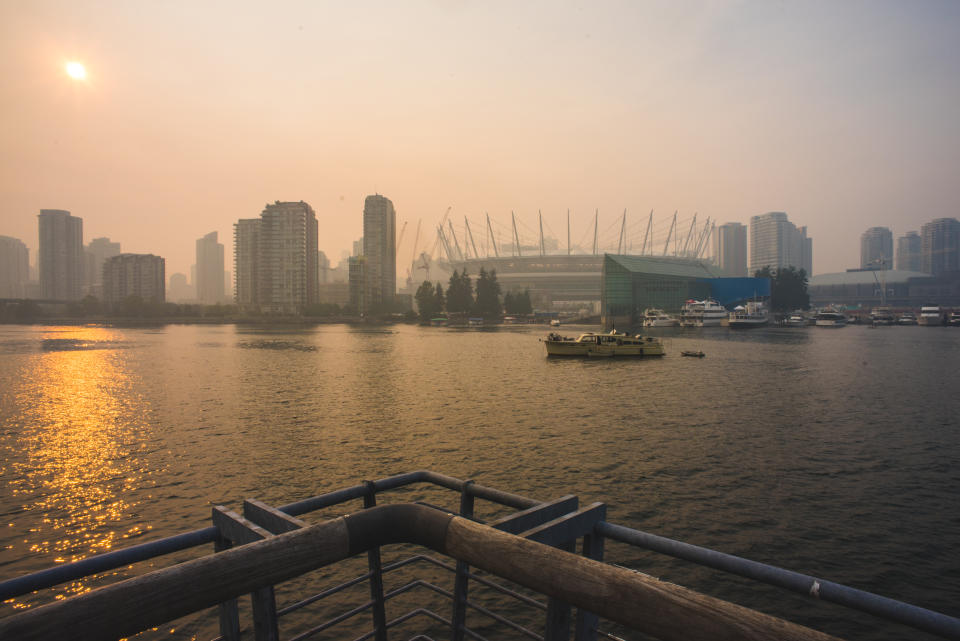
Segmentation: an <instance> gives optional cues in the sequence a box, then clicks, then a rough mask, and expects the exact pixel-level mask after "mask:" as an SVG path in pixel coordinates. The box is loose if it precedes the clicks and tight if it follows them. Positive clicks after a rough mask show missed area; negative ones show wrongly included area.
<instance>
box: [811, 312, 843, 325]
mask: <svg viewBox="0 0 960 641" xmlns="http://www.w3.org/2000/svg"><path fill="white" fill-rule="evenodd" d="M815 324H816V326H817V327H846V326H847V316H846V314H843V313H842V312H838V311H837V310H835V309H833V308H832V307H826V308H824V309H821V310H820V311H819V312H817V316H816V322H815Z"/></svg>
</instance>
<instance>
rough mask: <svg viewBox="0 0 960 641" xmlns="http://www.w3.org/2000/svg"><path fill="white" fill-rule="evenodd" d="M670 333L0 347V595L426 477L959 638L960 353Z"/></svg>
mask: <svg viewBox="0 0 960 641" xmlns="http://www.w3.org/2000/svg"><path fill="white" fill-rule="evenodd" d="M578 329H583V328H565V330H566V331H567V332H569V333H576V331H578ZM659 331H660V333H661V335H662V336H663V337H664V339H665V340H666V342H667V352H668V356H667V357H665V358H663V359H659V360H606V361H593V360H554V359H547V358H545V355H544V349H543V345H542V344H540V343H539V341H538V339H539V337H541V336H542V335H544V334H545V333H546V331H545V330H544V328H542V327H537V328H534V327H503V328H499V329H496V330H486V331H466V330H463V331H460V330H454V329H446V328H422V327H414V326H393V327H388V328H359V327H348V326H340V325H336V326H321V327H316V328H309V329H277V330H268V329H258V328H244V327H234V326H177V325H172V326H166V327H162V328H154V329H118V328H103V327H20V326H2V327H0V452H2V459H0V513H2V515H3V521H2V525H3V528H2V530H0V546H2V547H0V579H5V578H10V577H12V576H16V575H19V574H22V573H26V572H30V571H34V570H37V569H40V568H42V567H46V566H49V565H52V564H54V563H58V562H63V561H69V560H74V559H79V558H82V557H85V556H89V555H92V554H96V553H99V552H102V551H105V550H109V549H113V548H116V547H119V546H124V545H129V544H132V543H134V542H141V541H144V540H148V539H153V538H159V537H161V536H165V535H169V534H173V533H178V532H182V531H186V530H190V529H195V528H198V527H203V526H206V525H209V515H210V509H211V506H212V505H215V504H226V505H228V506H231V507H233V508H237V507H238V506H239V503H240V501H242V499H244V498H248V497H249V498H258V499H261V500H264V501H266V502H268V503H274V504H284V503H288V502H291V501H294V500H296V499H300V498H304V497H306V496H311V495H314V494H317V493H321V492H325V491H328V490H331V489H335V488H337V487H341V486H345V485H353V484H356V483H357V482H359V481H361V480H362V479H367V478H382V477H385V476H388V475H391V474H396V473H399V472H404V471H410V470H415V469H422V468H429V469H433V470H436V471H439V472H443V473H446V474H449V475H452V476H457V477H460V478H474V479H476V480H477V481H478V482H480V483H482V484H484V485H489V486H494V487H498V488H500V489H505V490H509V491H512V492H516V493H520V494H526V495H529V496H532V497H535V498H540V499H549V498H555V497H558V496H561V495H564V494H568V493H571V494H577V495H579V496H580V498H581V502H582V503H588V502H592V501H603V502H605V503H607V505H608V516H609V520H611V521H614V522H618V523H621V524H624V525H629V526H631V527H635V528H638V529H643V530H646V531H651V532H654V533H657V534H661V535H664V536H669V537H674V538H680V539H683V540H687V541H690V542H693V543H696V544H699V545H705V546H709V547H712V548H715V549H720V550H723V551H725V552H730V553H733V554H739V555H744V556H748V557H750V558H754V559H756V560H760V561H765V562H771V563H774V564H777V565H781V566H784V567H787V568H790V569H794V570H798V571H801V572H805V573H811V574H816V575H818V576H823V577H825V578H829V579H831V580H835V581H839V582H842V583H847V584H850V585H853V586H855V587H860V588H865V589H868V590H871V591H876V592H880V593H882V594H885V595H888V596H892V597H895V598H899V599H904V600H907V601H910V602H914V603H918V604H920V605H924V606H927V607H931V608H933V609H936V610H940V611H945V612H948V613H951V614H953V615H954V616H957V615H960V608H958V606H957V604H958V603H960V553H958V552H957V550H958V549H960V507H958V505H960V500H958V496H960V430H958V423H960V420H958V419H960V384H958V379H957V371H958V364H960V330H956V329H954V328H926V327H890V328H877V329H871V328H867V327H848V328H844V329H842V330H824V329H817V328H805V329H788V328H766V329H760V330H754V331H750V332H731V331H730V330H727V329H726V328H708V329H704V330H684V331H681V330H659ZM683 349H702V350H703V351H704V352H706V354H707V356H706V358H704V359H692V358H681V357H680V355H679V354H680V351H681V350H683ZM608 558H609V559H610V560H613V561H616V562H620V563H624V564H627V565H632V566H634V567H638V568H640V569H642V570H643V571H646V572H650V573H652V574H655V575H657V576H662V577H663V578H665V579H668V580H671V581H674V582H678V583H685V584H692V585H694V586H695V587H697V588H699V589H703V590H706V591H709V592H711V593H713V594H717V595H718V596H721V597H723V598H729V599H734V600H739V601H743V602H747V603H749V604H751V605H757V606H758V607H764V608H765V609H768V610H770V611H773V612H776V613H779V614H788V615H792V616H793V618H794V619H797V620H801V621H803V622H806V623H813V624H818V625H819V624H824V625H827V626H831V625H832V626H834V629H833V630H832V631H835V632H838V633H849V632H850V631H851V628H850V627H849V624H846V625H847V627H845V624H844V622H843V621H839V622H838V620H839V619H841V618H842V615H840V614H838V613H837V610H835V609H829V608H827V609H822V608H821V609H819V610H816V611H814V609H813V608H812V607H811V606H810V605H809V604H808V603H806V602H803V601H800V600H791V599H793V598H792V597H789V598H787V599H786V600H783V599H782V598H778V597H776V596H770V593H763V594H764V596H761V597H759V598H760V601H759V602H756V601H751V598H752V597H751V596H750V595H751V593H752V592H751V590H750V589H748V588H747V587H745V586H744V584H743V583H742V582H738V581H731V580H729V579H724V578H722V577H716V576H715V575H713V574H711V573H706V572H704V571H698V570H693V569H690V568H689V567H688V566H686V565H683V564H679V563H676V562H671V561H665V560H661V559H657V558H652V557H649V556H644V555H642V554H640V553H637V552H635V551H632V550H629V549H626V548H624V547H617V546H615V545H612V546H610V547H609V548H608ZM88 588H89V585H87V584H86V583H84V582H77V583H73V584H70V585H68V586H65V587H63V588H59V589H58V590H59V591H60V592H64V593H67V592H75V591H82V590H85V589H88ZM774 594H779V593H774ZM17 607H23V603H22V602H20V601H18V602H15V603H10V602H8V603H5V604H2V605H0V616H5V615H7V614H9V613H10V612H12V611H13V610H14V609H15V608H17ZM864 625H867V626H873V624H871V623H867V624H864ZM857 629H860V630H861V631H862V632H863V634H864V635H865V636H864V638H904V637H911V636H913V633H911V632H909V631H907V632H904V630H903V629H902V628H893V629H892V631H891V629H890V628H888V627H887V626H885V625H883V624H877V625H876V626H875V627H868V628H866V629H865V630H864V629H862V628H857Z"/></svg>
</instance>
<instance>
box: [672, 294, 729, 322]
mask: <svg viewBox="0 0 960 641" xmlns="http://www.w3.org/2000/svg"><path fill="white" fill-rule="evenodd" d="M728 315H729V312H727V308H726V307H724V306H723V305H721V304H720V303H718V302H717V301H715V300H712V299H710V298H706V299H704V300H688V301H687V302H686V303H684V305H683V310H681V312H680V324H681V325H682V326H683V327H719V326H720V325H722V324H723V321H725V320H726V319H727V316H728Z"/></svg>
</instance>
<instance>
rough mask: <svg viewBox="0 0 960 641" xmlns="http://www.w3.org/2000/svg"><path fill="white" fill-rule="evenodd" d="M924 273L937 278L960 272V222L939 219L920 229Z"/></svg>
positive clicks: (954, 219) (951, 219) (953, 219)
mask: <svg viewBox="0 0 960 641" xmlns="http://www.w3.org/2000/svg"><path fill="white" fill-rule="evenodd" d="M920 237H921V243H922V246H921V252H922V262H921V267H922V268H923V269H922V271H924V272H926V273H927V274H932V275H934V276H937V275H939V274H945V273H950V272H957V271H960V221H958V220H957V219H956V218H937V219H936V220H933V221H931V222H929V223H927V224H925V225H924V226H923V227H922V228H921V229H920Z"/></svg>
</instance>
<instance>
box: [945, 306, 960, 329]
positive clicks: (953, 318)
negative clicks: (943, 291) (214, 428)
mask: <svg viewBox="0 0 960 641" xmlns="http://www.w3.org/2000/svg"><path fill="white" fill-rule="evenodd" d="M947 325H949V326H950V327H960V311H957V310H954V311H952V312H950V317H949V318H948V319H947Z"/></svg>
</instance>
